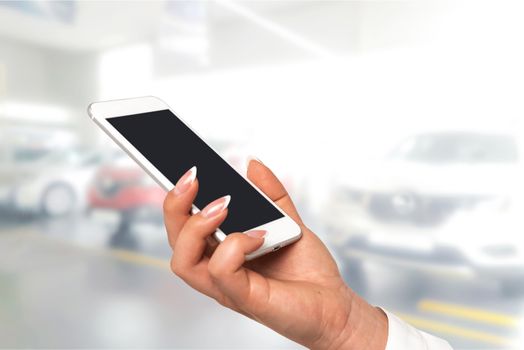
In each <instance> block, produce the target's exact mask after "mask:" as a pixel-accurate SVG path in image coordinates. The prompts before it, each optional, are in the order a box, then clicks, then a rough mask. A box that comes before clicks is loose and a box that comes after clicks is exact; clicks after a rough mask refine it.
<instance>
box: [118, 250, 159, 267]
mask: <svg viewBox="0 0 524 350" xmlns="http://www.w3.org/2000/svg"><path fill="white" fill-rule="evenodd" d="M108 253H109V254H110V255H111V256H113V257H115V258H117V259H119V260H122V261H126V262H130V263H133V264H139V265H147V266H152V267H158V268H161V269H169V261H168V260H164V259H159V258H154V257H152V256H147V255H143V254H139V253H135V252H131V251H129V250H122V249H111V250H108Z"/></svg>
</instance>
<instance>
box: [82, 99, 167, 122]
mask: <svg viewBox="0 0 524 350" xmlns="http://www.w3.org/2000/svg"><path fill="white" fill-rule="evenodd" d="M165 109H169V105H168V104H167V103H166V102H164V101H163V100H162V99H160V98H158V97H156V96H152V95H149V96H141V97H132V98H123V99H114V100H106V101H95V102H92V103H90V104H89V105H88V106H87V113H88V115H89V116H90V117H91V119H92V120H95V119H97V118H103V119H108V118H118V117H123V116H128V115H135V114H141V113H147V112H155V111H160V110H165Z"/></svg>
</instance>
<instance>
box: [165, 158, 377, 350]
mask: <svg viewBox="0 0 524 350" xmlns="http://www.w3.org/2000/svg"><path fill="white" fill-rule="evenodd" d="M195 175H196V169H191V170H190V171H188V173H186V174H185V175H184V176H183V177H182V178H181V179H180V180H179V181H178V183H177V185H176V186H175V188H174V189H173V190H172V191H170V192H169V193H168V195H167V196H166V199H165V202H164V220H165V225H166V229H167V232H168V238H169V243H170V245H171V247H172V248H173V257H172V259H171V268H172V270H173V272H174V273H175V274H176V275H178V276H179V277H180V278H182V279H183V280H184V281H185V282H186V283H187V284H189V285H190V286H191V287H193V288H194V289H196V290H198V291H200V292H201V293H204V294H206V295H208V296H209V297H211V298H213V299H215V300H217V301H218V302H219V303H220V304H222V305H224V306H226V307H228V308H231V309H233V310H235V311H237V312H239V313H242V314H244V315H245V316H248V317H250V318H252V319H254V320H256V321H258V322H260V323H262V324H264V325H266V326H268V327H270V328H272V329H273V330H275V331H277V332H278V333H280V334H282V335H284V336H285V337H287V338H289V339H292V340H294V341H296V342H298V343H300V344H302V345H305V346H307V347H308V348H316V349H339V348H344V349H359V350H360V349H380V350H383V349H385V346H386V341H387V317H386V315H385V314H384V313H383V312H382V311H381V310H380V309H377V308H375V307H373V306H371V305H369V304H368V303H367V302H365V301H364V300H363V299H362V298H360V297H359V296H358V295H357V294H356V293H354V292H353V291H352V290H351V289H350V288H349V287H348V286H347V285H346V284H345V283H344V281H343V279H342V277H341V276H340V273H339V271H338V268H337V265H336V263H335V261H334V260H333V257H332V256H331V254H330V253H329V251H328V250H327V248H326V247H325V246H324V244H323V243H322V242H321V241H320V239H319V238H318V237H317V236H316V235H315V234H314V233H313V232H312V231H311V230H309V229H308V228H307V227H306V226H305V225H304V223H303V222H302V220H301V218H300V216H299V215H298V213H297V211H296V209H295V206H294V205H293V202H292V201H291V198H290V197H289V195H288V194H287V192H286V190H285V188H284V186H283V185H282V184H281V183H280V181H279V180H278V179H277V178H276V177H275V175H274V174H273V173H272V172H271V170H269V169H268V168H267V167H266V166H265V165H263V164H262V163H260V162H258V161H256V160H251V161H250V163H249V166H248V178H249V179H250V180H251V181H252V182H253V183H254V184H255V185H256V186H257V187H258V188H259V189H260V190H261V191H262V192H264V193H265V194H266V195H267V196H268V197H269V198H270V199H271V200H273V201H274V202H275V203H276V204H277V205H278V206H279V207H280V208H282V210H284V211H285V212H286V213H287V214H288V215H289V216H290V217H291V218H292V219H293V220H295V221H296V222H297V223H298V224H299V225H300V227H301V229H302V238H301V239H300V240H299V241H298V242H296V243H294V244H292V245H290V246H287V247H284V248H282V249H281V250H280V251H278V252H275V253H270V254H267V255H265V256H263V257H260V258H258V259H255V260H253V261H250V262H245V255H246V254H249V253H251V252H253V251H255V250H256V249H257V248H259V247H260V246H261V245H262V243H263V241H264V239H263V237H261V236H262V235H263V234H264V232H263V231H252V232H247V234H246V233H232V234H229V235H228V236H227V238H226V239H225V240H224V242H222V243H220V244H218V245H217V244H216V243H215V241H214V239H213V238H212V237H211V236H212V234H213V233H214V231H215V230H216V229H217V228H218V226H219V225H220V224H221V223H222V221H224V219H225V218H226V216H227V204H228V199H229V198H226V197H223V198H219V199H217V200H215V201H214V202H212V203H210V204H209V205H208V206H207V207H206V208H204V209H203V210H202V211H201V212H199V213H198V214H196V215H190V210H191V205H192V203H193V200H194V199H195V196H196V194H197V192H198V180H197V179H196V177H195ZM232 200H235V199H234V198H232Z"/></svg>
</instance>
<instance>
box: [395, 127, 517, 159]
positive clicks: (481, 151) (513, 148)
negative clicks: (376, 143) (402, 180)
mask: <svg viewBox="0 0 524 350" xmlns="http://www.w3.org/2000/svg"><path fill="white" fill-rule="evenodd" d="M389 157H390V158H392V159H403V160H409V161H416V162H427V163H511V162H516V161H517V158H518V151H517V145H516V141H515V139H514V138H513V137H511V136H509V135H503V134H492V135H491V134H475V133H441V134H423V135H417V136H414V137H411V138H409V139H407V140H405V141H404V142H402V143H401V144H400V145H398V146H397V147H396V148H395V149H394V150H393V152H391V153H390V155H389Z"/></svg>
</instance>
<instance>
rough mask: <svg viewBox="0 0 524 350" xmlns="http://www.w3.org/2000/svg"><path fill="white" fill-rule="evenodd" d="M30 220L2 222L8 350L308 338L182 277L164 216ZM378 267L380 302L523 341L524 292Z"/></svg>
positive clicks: (487, 341) (420, 318)
mask: <svg viewBox="0 0 524 350" xmlns="http://www.w3.org/2000/svg"><path fill="white" fill-rule="evenodd" d="M24 221H25V224H20V222H21V220H20V218H16V219H12V218H10V217H3V218H2V221H1V222H2V227H1V231H0V309H1V310H2V312H0V339H1V340H0V347H2V348H14V347H24V348H26V347H29V348H34V347H46V348H64V347H67V348H72V347H89V348H99V347H135V348H136V347H147V348H158V347H164V348H165V347H170V348H224V349H226V348H227V349H234V348H236V349H245V348H272V349H273V348H298V346H297V345H296V344H294V343H292V342H290V341H287V340H286V339H284V338H282V337H281V336H279V335H278V334H275V333H273V332H271V331H269V330H268V329H266V328H265V327H263V326H261V325H258V324H257V323H255V322H253V321H251V320H249V319H246V318H244V317H242V316H239V315H236V314H235V313H233V312H231V311H229V310H226V309H223V308H222V307H220V306H219V305H218V304H217V303H215V302H214V301H211V300H209V299H207V298H205V297H203V296H200V295H198V294H197V293H195V292H193V291H192V290H191V289H189V288H188V287H187V286H185V285H184V284H183V283H182V282H181V281H180V280H179V279H177V278H175V277H174V276H173V275H172V273H171V271H170V270H169V267H168V261H169V254H170V251H169V249H168V247H167V246H166V244H165V240H164V236H163V235H164V232H163V228H162V227H161V226H160V225H156V226H155V225H141V226H136V227H135V228H134V229H133V231H132V232H131V233H129V234H128V235H125V236H123V239H122V237H120V238H118V239H116V240H115V239H114V236H115V235H112V234H111V232H112V231H114V227H115V224H114V223H111V220H106V221H104V220H100V219H99V218H98V217H95V218H92V217H91V218H78V217H75V218H72V219H71V218H70V219H61V220H38V219H31V218H29V219H27V220H24ZM101 222H104V223H103V224H102V223H101ZM111 237H113V238H111ZM366 271H367V273H368V274H369V276H368V277H373V276H376V277H373V279H372V283H371V284H370V285H369V286H368V288H367V290H366V297H367V298H368V299H369V300H371V301H372V302H373V303H375V304H377V305H381V306H383V307H385V308H387V309H389V310H390V311H393V312H395V313H397V314H398V315H399V316H401V317H402V318H404V319H405V320H407V321H408V322H411V323H412V324H414V325H415V326H417V327H419V328H421V329H424V330H427V331H428V332H430V333H434V334H437V335H439V336H442V337H444V338H446V339H448V340H449V341H450V342H451V343H452V345H454V346H455V347H456V348H471V349H473V348H475V349H478V348H486V349H487V348H511V347H514V346H518V344H519V341H520V340H519V339H518V338H517V336H518V334H519V331H520V328H519V327H520V326H521V322H520V315H521V312H522V306H523V300H522V298H517V297H515V298H513V299H509V298H507V297H504V298H502V297H499V296H498V293H499V291H498V289H497V288H496V286H495V285H493V284H490V283H483V284H481V285H475V282H473V280H468V279H465V278H464V277H462V276H443V275H439V276H436V275H435V276H433V275H431V274H428V273H427V272H413V271H411V272H403V273H395V274H391V273H386V272H385V271H384V268H383V267H379V266H369V267H367V269H366ZM397 272H398V271H397ZM379 276H380V277H379ZM388 276H389V277H388ZM420 278H424V281H429V282H427V283H426V284H425V286H426V287H425V289H424V290H422V291H421V290H412V289H407V288H406V287H405V286H406V285H409V281H414V280H418V279H420ZM428 283H429V284H428ZM477 283H478V282H477ZM428 286H430V287H428ZM355 287H356V288H357V289H358V287H359V286H355ZM488 300H489V303H488V302H487V301H488Z"/></svg>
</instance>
